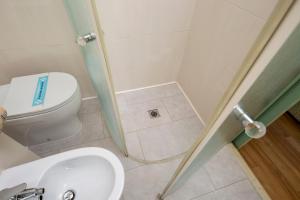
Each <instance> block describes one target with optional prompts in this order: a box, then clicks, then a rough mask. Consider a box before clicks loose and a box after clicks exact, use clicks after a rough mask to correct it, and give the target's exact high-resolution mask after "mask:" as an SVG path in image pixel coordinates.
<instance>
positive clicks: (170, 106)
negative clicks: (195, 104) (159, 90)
mask: <svg viewBox="0 0 300 200" xmlns="http://www.w3.org/2000/svg"><path fill="white" fill-rule="evenodd" d="M162 101H163V103H164V105H165V106H166V108H167V111H168V113H169V115H170V117H171V119H172V120H178V119H183V118H187V117H192V116H195V112H194V111H193V109H192V107H191V105H190V104H189V103H188V101H187V100H186V98H185V97H184V96H183V95H176V96H171V97H167V98H164V99H162Z"/></svg>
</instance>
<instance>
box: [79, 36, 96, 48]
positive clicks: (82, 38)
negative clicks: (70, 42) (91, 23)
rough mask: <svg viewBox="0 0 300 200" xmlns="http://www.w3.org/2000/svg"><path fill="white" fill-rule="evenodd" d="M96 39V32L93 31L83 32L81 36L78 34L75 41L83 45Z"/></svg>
mask: <svg viewBox="0 0 300 200" xmlns="http://www.w3.org/2000/svg"><path fill="white" fill-rule="evenodd" d="M94 40H96V34H95V33H88V34H85V35H83V36H78V37H77V39H76V43H77V44H78V45H79V46H81V47H84V46H86V45H87V43H89V42H92V41H94Z"/></svg>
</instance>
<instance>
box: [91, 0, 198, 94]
mask: <svg viewBox="0 0 300 200" xmlns="http://www.w3.org/2000/svg"><path fill="white" fill-rule="evenodd" d="M195 3H196V0H122V1H121V0H97V8H98V11H99V14H100V21H101V23H102V28H103V31H104V35H105V43H106V46H107V49H108V56H109V61H110V64H111V70H112V77H113V82H114V86H115V88H116V90H117V91H121V90H128V89H134V88H139V87H144V86H149V85H155V84H159V83H165V82H170V81H175V80H176V79H177V74H178V71H179V68H180V64H181V62H182V57H183V52H184V48H185V45H186V42H187V36H188V33H189V29H190V21H191V18H192V15H193V10H194V7H195Z"/></svg>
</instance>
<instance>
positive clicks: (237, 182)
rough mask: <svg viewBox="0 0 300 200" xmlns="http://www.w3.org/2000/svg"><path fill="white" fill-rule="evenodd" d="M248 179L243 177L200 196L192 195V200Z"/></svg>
mask: <svg viewBox="0 0 300 200" xmlns="http://www.w3.org/2000/svg"><path fill="white" fill-rule="evenodd" d="M247 180H248V179H243V180H239V181H236V182H234V183H231V184H229V185H226V186H223V187H220V188H218V189H215V190H214V191H210V192H207V193H204V194H201V195H199V196H195V197H192V198H191V199H190V200H193V199H196V198H199V197H203V196H205V195H208V194H210V193H214V192H217V191H219V190H223V189H225V188H227V187H230V186H232V185H234V184H237V183H241V182H243V181H247ZM248 181H249V180H248Z"/></svg>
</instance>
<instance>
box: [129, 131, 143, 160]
mask: <svg viewBox="0 0 300 200" xmlns="http://www.w3.org/2000/svg"><path fill="white" fill-rule="evenodd" d="M139 135H140V134H139V133H136V137H137V139H138V141H139V145H140V148H141V151H142V155H143V159H144V160H146V156H145V152H144V149H143V145H142V142H141V139H140V136H139ZM125 137H126V136H125Z"/></svg>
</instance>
